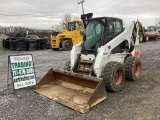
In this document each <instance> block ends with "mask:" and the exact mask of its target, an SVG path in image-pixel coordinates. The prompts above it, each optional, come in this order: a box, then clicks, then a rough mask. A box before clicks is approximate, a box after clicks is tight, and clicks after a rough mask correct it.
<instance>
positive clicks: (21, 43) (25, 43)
mask: <svg viewBox="0 0 160 120" xmlns="http://www.w3.org/2000/svg"><path fill="white" fill-rule="evenodd" d="M18 45H27V42H18Z"/></svg>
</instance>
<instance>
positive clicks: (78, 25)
mask: <svg viewBox="0 0 160 120" xmlns="http://www.w3.org/2000/svg"><path fill="white" fill-rule="evenodd" d="M79 29H80V30H81V29H84V26H83V22H82V21H74V22H69V23H68V30H69V31H73V30H79Z"/></svg>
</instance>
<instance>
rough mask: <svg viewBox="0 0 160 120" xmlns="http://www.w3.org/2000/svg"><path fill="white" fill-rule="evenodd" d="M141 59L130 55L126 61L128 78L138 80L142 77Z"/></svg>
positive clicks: (126, 75)
mask: <svg viewBox="0 0 160 120" xmlns="http://www.w3.org/2000/svg"><path fill="white" fill-rule="evenodd" d="M140 73H141V60H140V58H138V57H134V56H130V57H128V58H127V60H126V61H125V77H126V80H130V81H136V80H138V79H139V78H140Z"/></svg>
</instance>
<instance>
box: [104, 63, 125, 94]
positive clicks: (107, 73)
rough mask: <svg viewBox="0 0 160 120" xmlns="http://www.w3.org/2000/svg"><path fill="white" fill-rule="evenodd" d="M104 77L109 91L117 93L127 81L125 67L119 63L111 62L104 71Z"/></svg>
mask: <svg viewBox="0 0 160 120" xmlns="http://www.w3.org/2000/svg"><path fill="white" fill-rule="evenodd" d="M102 77H103V80H104V83H105V86H106V89H107V90H110V91H113V92H116V91H120V90H121V89H122V87H123V84H124V80H125V71H124V67H123V65H122V64H121V63H119V62H109V63H107V64H106V67H104V69H103V71H102Z"/></svg>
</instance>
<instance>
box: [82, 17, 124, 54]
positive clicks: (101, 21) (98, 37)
mask: <svg viewBox="0 0 160 120" xmlns="http://www.w3.org/2000/svg"><path fill="white" fill-rule="evenodd" d="M84 24H85V27H86V32H85V37H84V42H83V45H82V46H83V49H82V52H93V53H97V49H98V48H99V47H100V46H103V45H105V44H107V43H108V42H109V41H111V40H112V39H113V38H115V37H116V36H118V35H119V34H120V33H122V32H123V22H122V20H121V19H118V18H112V17H99V18H89V19H84ZM119 49H122V45H119V46H117V47H116V48H115V49H114V50H113V51H119Z"/></svg>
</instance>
